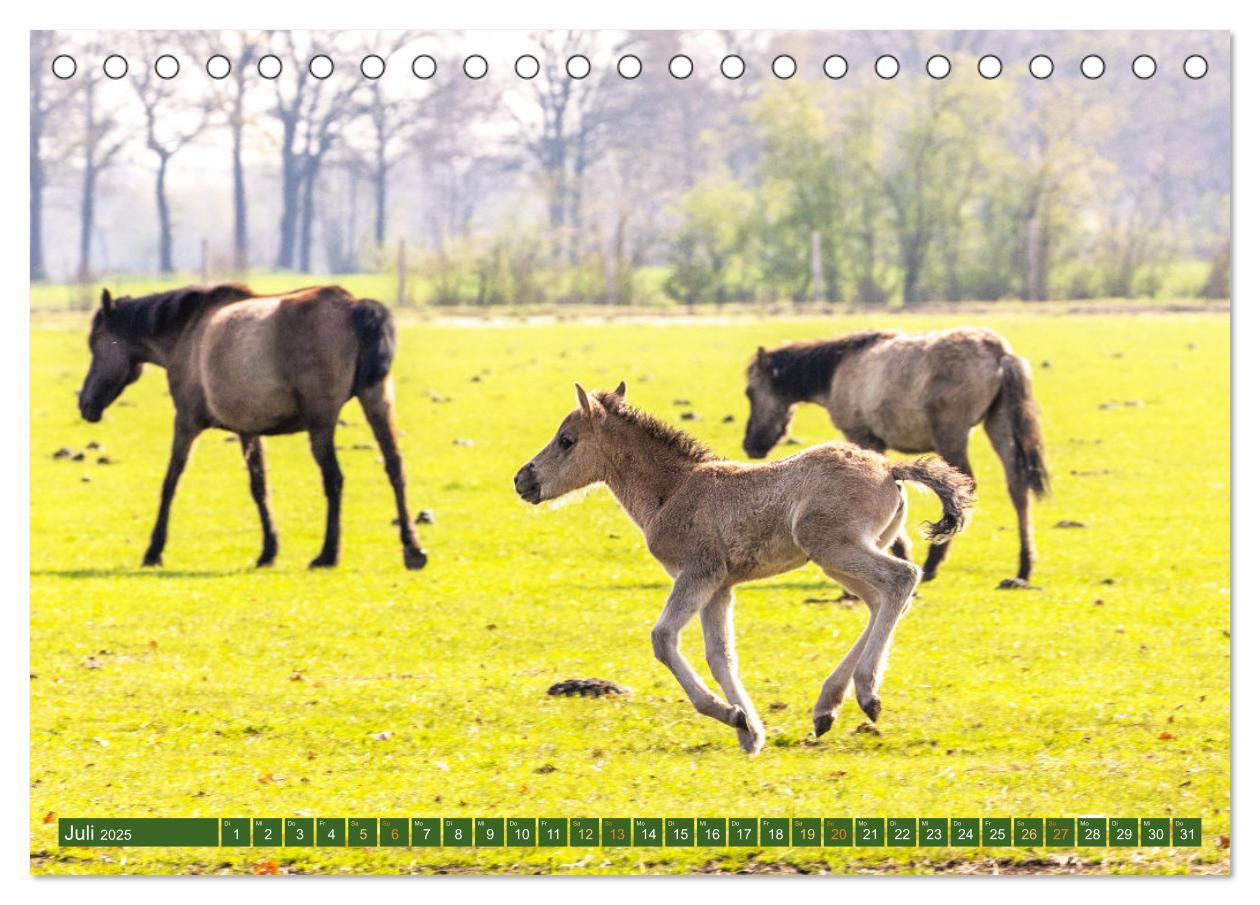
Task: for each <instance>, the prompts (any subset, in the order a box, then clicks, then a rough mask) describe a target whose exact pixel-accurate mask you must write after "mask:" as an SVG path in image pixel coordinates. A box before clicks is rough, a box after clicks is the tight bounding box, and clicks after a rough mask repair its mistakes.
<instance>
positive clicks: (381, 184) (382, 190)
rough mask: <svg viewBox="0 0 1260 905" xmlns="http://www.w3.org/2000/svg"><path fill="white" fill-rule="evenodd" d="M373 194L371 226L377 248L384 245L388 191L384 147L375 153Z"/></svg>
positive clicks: (387, 173) (381, 247)
mask: <svg viewBox="0 0 1260 905" xmlns="http://www.w3.org/2000/svg"><path fill="white" fill-rule="evenodd" d="M373 179H374V183H375V184H374V186H373V188H374V189H375V195H376V222H375V224H374V226H373V231H372V235H373V238H375V239H376V247H377V249H383V248H384V247H385V205H386V203H387V201H388V192H389V163H388V162H387V161H386V160H385V149H384V148H381V149H379V150H378V152H377V155H376V169H375V171H374V173H373Z"/></svg>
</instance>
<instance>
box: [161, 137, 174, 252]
mask: <svg viewBox="0 0 1260 905" xmlns="http://www.w3.org/2000/svg"><path fill="white" fill-rule="evenodd" d="M169 162H170V157H169V155H167V154H162V155H160V156H159V158H158V168H157V185H156V194H157V213H158V272H159V273H161V274H162V275H163V276H168V275H170V274H172V273H174V272H175V264H174V262H173V261H172V260H171V209H170V205H169V204H168V203H167V200H166V165H167V164H168V163H169Z"/></svg>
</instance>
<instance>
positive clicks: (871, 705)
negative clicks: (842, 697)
mask: <svg viewBox="0 0 1260 905" xmlns="http://www.w3.org/2000/svg"><path fill="white" fill-rule="evenodd" d="M858 706H859V707H861V708H862V712H863V713H865V714H866V717H867V719H869V720H870V721H871V722H872V723H877V722H879V712H880V710H881V709H882V705H881V704H880V702H879V695H876V694H873V695H871V696H870V697H869V698H868V699H867V700H865V701H863V700H860V699H859V700H858Z"/></svg>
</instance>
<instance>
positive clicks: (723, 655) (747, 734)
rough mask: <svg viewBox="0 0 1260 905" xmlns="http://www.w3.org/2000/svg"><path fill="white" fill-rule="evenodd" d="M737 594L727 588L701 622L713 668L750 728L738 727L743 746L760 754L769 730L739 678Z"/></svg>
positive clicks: (702, 613)
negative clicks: (736, 621)
mask: <svg viewBox="0 0 1260 905" xmlns="http://www.w3.org/2000/svg"><path fill="white" fill-rule="evenodd" d="M734 616H735V595H734V594H733V593H732V592H731V589H730V588H723V589H722V590H720V591H718V592H717V593H716V594H714V595H713V599H712V600H710V601H709V602H708V603H707V604H705V607H704V609H702V610H701V611H700V625H701V626H702V627H703V628H704V656H705V659H706V660H707V661H708V663H709V671H710V672H712V673H713V678H715V679H717V683H718V685H720V686H722V692H723V693H724V694H725V695H726V700H728V701H729V702H730V703H731V704H733V705H734V706H736V707H738V708H740V709H741V710H743V711H744V716H745V717H747V719H748V728H747V729H739V730H737V731H738V733H739V744H740V747H741V748H743V749H744V750H745V751H747V752H748V753H749V754H756V753H758V752H759V751H760V750H761V746H762V745H763V744H765V741H766V730H765V727H764V726H763V725H762V724H761V718H760V717H759V716H757V711H756V709H755V708H754V707H753V703H752V700H751V699H750V698H749V697H748V692H746V691H745V690H744V685H743V683H742V682H740V680H739V658H738V657H737V656H736V655H735V624H734Z"/></svg>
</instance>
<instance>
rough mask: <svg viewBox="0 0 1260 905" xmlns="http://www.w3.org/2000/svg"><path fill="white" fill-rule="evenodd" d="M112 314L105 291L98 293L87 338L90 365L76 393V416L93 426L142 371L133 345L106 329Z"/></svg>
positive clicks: (111, 301) (142, 364)
mask: <svg viewBox="0 0 1260 905" xmlns="http://www.w3.org/2000/svg"><path fill="white" fill-rule="evenodd" d="M113 314H114V299H113V298H112V297H111V296H110V294H109V290H108V289H105V290H102V291H101V307H100V308H98V309H97V310H96V314H95V315H93V317H92V332H91V333H89V334H88V349H89V350H90V351H91V352H92V364H91V366H90V367H89V368H88V372H87V377H85V378H84V379H83V388H82V389H80V390H79V414H81V415H82V416H83V418H84V420H87V421H91V422H94V423H95V422H97V421H100V420H101V415H102V413H104V411H105V409H106V408H108V407H109V404H110V403H111V402H113V401H114V400H115V399H117V398H118V397H119V395H121V394H122V391H123V390H125V389H126V388H127V386H128V385H129V384H132V383H135V382H136V380H137V379H139V377H140V371H141V369H142V368H143V367H144V363H143V361H142V360H141V358H140V350H139V349H138V348H137V346H136V343H135V342H134V341H133V340H130V339H127V338H126V337H124V336H122V335H120V334H119V333H117V332H116V331H114V330H112V329H111V328H110V318H111V317H112V316H113Z"/></svg>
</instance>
